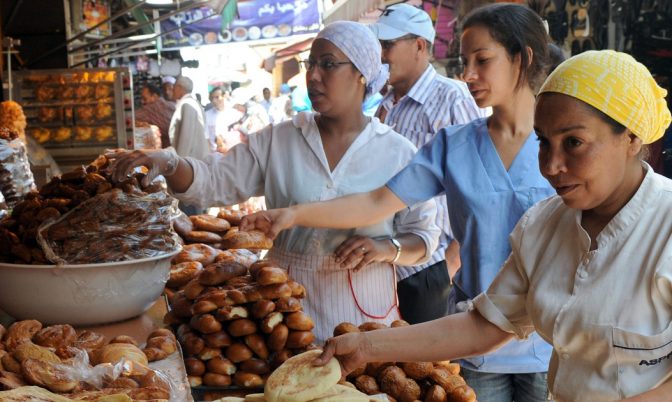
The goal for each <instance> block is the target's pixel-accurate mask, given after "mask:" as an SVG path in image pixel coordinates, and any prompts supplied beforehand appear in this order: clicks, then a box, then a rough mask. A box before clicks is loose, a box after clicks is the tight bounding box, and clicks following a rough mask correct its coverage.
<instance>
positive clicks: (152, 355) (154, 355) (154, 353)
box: [142, 348, 168, 362]
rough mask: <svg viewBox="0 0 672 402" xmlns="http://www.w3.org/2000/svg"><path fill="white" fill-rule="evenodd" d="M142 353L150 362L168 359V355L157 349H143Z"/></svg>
mask: <svg viewBox="0 0 672 402" xmlns="http://www.w3.org/2000/svg"><path fill="white" fill-rule="evenodd" d="M142 352H143V353H144V354H145V356H147V360H149V361H150V362H155V361H158V360H163V359H165V358H166V357H168V353H166V352H165V351H163V350H161V349H157V348H144V349H143V350H142Z"/></svg>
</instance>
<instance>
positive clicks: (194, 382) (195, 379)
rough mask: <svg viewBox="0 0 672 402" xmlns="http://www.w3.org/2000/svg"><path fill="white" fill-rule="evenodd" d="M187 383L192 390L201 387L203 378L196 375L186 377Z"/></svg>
mask: <svg viewBox="0 0 672 402" xmlns="http://www.w3.org/2000/svg"><path fill="white" fill-rule="evenodd" d="M187 381H189V386H190V387H192V388H194V387H200V386H201V385H203V377H202V376H198V375H190V376H187Z"/></svg>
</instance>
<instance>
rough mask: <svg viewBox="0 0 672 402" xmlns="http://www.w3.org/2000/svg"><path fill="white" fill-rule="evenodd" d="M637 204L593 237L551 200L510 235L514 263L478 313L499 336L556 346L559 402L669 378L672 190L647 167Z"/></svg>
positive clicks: (553, 377) (624, 393)
mask: <svg viewBox="0 0 672 402" xmlns="http://www.w3.org/2000/svg"><path fill="white" fill-rule="evenodd" d="M645 169H646V170H647V173H646V176H645V178H644V180H643V182H642V184H641V185H640V188H639V189H638V191H637V192H636V193H635V195H634V196H633V197H632V199H631V200H630V201H629V202H628V203H627V204H626V205H625V206H624V207H623V208H622V209H621V211H620V212H619V213H618V214H617V215H616V216H615V217H614V218H613V219H612V221H611V222H610V223H609V224H608V225H607V226H606V227H605V228H604V229H603V230H602V232H601V233H600V234H599V235H598V237H597V244H598V246H597V249H596V250H593V251H591V250H590V238H589V236H588V234H587V233H586V232H585V231H584V230H583V228H582V227H581V224H580V223H581V211H578V210H573V209H570V208H568V207H567V206H565V205H564V203H563V202H562V200H561V199H560V197H557V196H556V197H552V198H550V199H548V200H544V201H542V202H540V203H539V204H537V205H536V206H534V207H532V208H531V209H530V210H529V211H528V212H527V213H526V214H525V215H524V216H523V218H521V220H520V222H519V223H518V225H517V226H516V228H515V230H514V231H513V233H512V234H511V246H512V254H511V256H510V257H509V259H508V260H507V262H506V263H505V266H504V268H503V269H502V271H501V272H500V273H499V275H498V276H497V277H496V279H495V281H494V282H493V283H492V285H491V286H490V288H489V289H488V290H487V291H486V292H485V293H482V294H481V295H479V296H478V297H477V298H476V299H475V300H474V305H475V307H476V309H477V310H478V311H479V312H480V313H481V314H482V315H483V316H484V317H485V318H486V319H487V320H489V321H491V322H493V323H494V324H495V325H497V326H499V327H500V328H501V329H503V330H505V331H507V332H511V333H514V334H516V335H517V336H518V337H519V338H525V337H527V336H528V335H529V334H530V333H531V332H533V331H534V330H536V331H537V332H538V333H539V334H540V335H541V337H542V338H544V339H545V340H546V341H547V342H549V343H550V344H551V345H553V355H552V358H551V362H550V367H549V387H550V389H551V392H552V393H553V395H554V396H555V398H556V400H557V401H559V402H564V401H591V402H601V401H613V400H620V399H622V398H625V397H629V396H633V395H637V394H640V393H642V392H645V391H647V390H650V389H652V388H655V387H657V386H658V385H660V384H662V383H664V382H666V381H668V380H669V379H670V378H671V377H672V240H671V236H672V181H671V180H669V179H667V178H665V177H663V176H660V175H658V174H656V173H654V172H653V169H651V167H650V166H648V165H646V164H645Z"/></svg>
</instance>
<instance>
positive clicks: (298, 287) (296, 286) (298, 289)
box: [287, 279, 306, 299]
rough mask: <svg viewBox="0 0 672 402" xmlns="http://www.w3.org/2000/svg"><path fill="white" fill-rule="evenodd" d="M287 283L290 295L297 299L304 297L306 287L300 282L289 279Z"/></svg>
mask: <svg viewBox="0 0 672 402" xmlns="http://www.w3.org/2000/svg"><path fill="white" fill-rule="evenodd" d="M287 285H289V288H290V289H291V290H292V294H291V296H292V297H296V298H299V299H303V298H304V297H306V288H305V287H304V286H303V285H302V284H300V283H298V282H296V281H293V280H291V279H290V280H289V281H287Z"/></svg>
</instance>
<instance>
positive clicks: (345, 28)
mask: <svg viewBox="0 0 672 402" xmlns="http://www.w3.org/2000/svg"><path fill="white" fill-rule="evenodd" d="M315 39H325V40H328V41H329V42H331V43H333V44H334V46H336V47H337V48H339V49H340V50H341V52H343V53H344V54H345V55H346V56H347V57H348V59H350V61H351V62H352V64H354V65H355V67H356V68H357V70H359V72H360V73H361V74H362V75H363V76H364V78H365V79H366V96H365V99H366V98H368V97H369V96H371V95H373V94H375V93H378V92H379V91H380V90H381V88H382V87H383V85H385V82H387V78H388V77H389V75H390V74H389V71H388V68H387V64H382V63H381V61H380V54H381V49H380V42H378V38H376V36H375V35H374V34H373V32H371V30H370V29H369V28H367V27H366V25H363V24H360V23H357V22H352V21H336V22H332V23H331V24H329V25H327V26H326V27H324V29H323V30H321V31H320V33H318V34H317V37H316V38H315Z"/></svg>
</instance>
